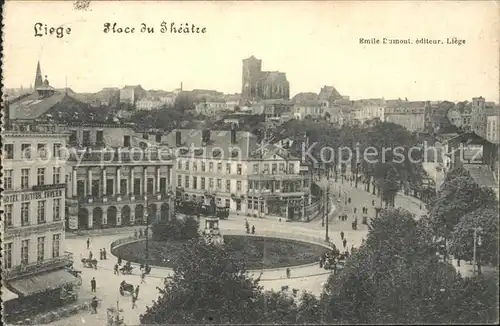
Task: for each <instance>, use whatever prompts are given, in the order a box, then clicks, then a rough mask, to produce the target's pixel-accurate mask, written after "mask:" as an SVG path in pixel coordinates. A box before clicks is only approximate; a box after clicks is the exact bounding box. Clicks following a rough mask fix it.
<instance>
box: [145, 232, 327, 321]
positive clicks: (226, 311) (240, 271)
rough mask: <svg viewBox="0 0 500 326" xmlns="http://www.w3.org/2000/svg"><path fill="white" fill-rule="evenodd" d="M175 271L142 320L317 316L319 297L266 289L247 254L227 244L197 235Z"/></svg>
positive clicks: (260, 318)
mask: <svg viewBox="0 0 500 326" xmlns="http://www.w3.org/2000/svg"><path fill="white" fill-rule="evenodd" d="M174 266H175V267H174V274H173V276H172V277H171V278H170V279H169V280H167V281H166V282H165V285H164V288H158V290H159V292H160V295H159V298H158V300H156V301H154V302H153V305H152V306H150V307H147V309H146V311H145V313H144V314H142V315H141V316H140V322H141V324H206V323H209V324H290V323H295V322H296V321H297V320H298V319H297V318H299V317H298V316H299V315H298V312H300V320H303V321H306V320H311V321H312V322H316V321H318V319H319V316H318V315H316V316H317V318H316V320H314V311H315V310H314V309H317V308H315V300H314V298H313V297H311V295H304V296H303V298H304V299H303V300H302V301H303V304H301V305H299V306H298V305H297V302H296V293H295V291H293V294H291V293H290V292H289V291H288V290H287V289H284V288H282V290H281V291H265V292H264V291H263V290H262V287H261V286H260V285H259V278H257V279H252V278H251V277H250V276H249V275H248V273H247V271H246V268H245V263H244V262H243V261H242V260H239V259H235V258H234V256H233V255H232V253H231V252H229V251H228V250H226V249H225V247H224V246H220V245H216V244H213V243H207V242H206V241H204V240H203V239H195V240H191V241H190V242H189V243H188V244H186V245H185V246H184V254H183V256H182V258H179V259H178V261H176V262H175V264H174Z"/></svg>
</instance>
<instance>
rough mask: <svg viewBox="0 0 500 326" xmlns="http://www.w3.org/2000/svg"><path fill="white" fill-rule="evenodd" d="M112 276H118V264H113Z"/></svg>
mask: <svg viewBox="0 0 500 326" xmlns="http://www.w3.org/2000/svg"><path fill="white" fill-rule="evenodd" d="M114 274H115V275H120V272H119V269H118V264H115V268H114Z"/></svg>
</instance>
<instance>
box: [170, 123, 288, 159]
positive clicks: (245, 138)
mask: <svg viewBox="0 0 500 326" xmlns="http://www.w3.org/2000/svg"><path fill="white" fill-rule="evenodd" d="M177 131H180V132H181V143H182V146H183V147H186V148H204V149H205V153H206V154H205V155H206V157H210V153H212V150H214V149H220V150H221V151H222V155H223V157H222V158H228V157H231V149H232V148H238V149H239V150H240V152H241V158H242V159H247V160H248V159H252V158H254V159H258V158H259V157H260V155H256V154H257V153H258V150H259V148H260V147H259V144H258V143H257V136H255V135H254V134H252V133H249V132H246V131H237V132H236V144H231V131H230V130H211V131H210V142H209V143H208V144H207V145H206V146H203V144H202V130H201V129H174V130H173V131H172V132H170V133H169V134H168V135H167V136H166V139H165V142H166V144H167V145H168V146H171V147H176V144H175V141H176V139H175V137H176V132H177ZM266 149H268V152H269V151H272V149H274V150H276V151H280V149H279V148H278V147H277V146H274V145H268V146H266Z"/></svg>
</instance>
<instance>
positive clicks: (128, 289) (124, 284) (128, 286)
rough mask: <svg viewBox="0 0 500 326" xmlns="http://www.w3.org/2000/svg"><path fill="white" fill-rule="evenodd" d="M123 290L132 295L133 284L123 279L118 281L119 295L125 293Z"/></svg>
mask: <svg viewBox="0 0 500 326" xmlns="http://www.w3.org/2000/svg"><path fill="white" fill-rule="evenodd" d="M125 292H129V293H130V294H131V295H134V286H133V285H132V284H128V283H127V282H125V281H122V282H121V283H120V295H122V296H123V295H125Z"/></svg>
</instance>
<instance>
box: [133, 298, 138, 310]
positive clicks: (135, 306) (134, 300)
mask: <svg viewBox="0 0 500 326" xmlns="http://www.w3.org/2000/svg"><path fill="white" fill-rule="evenodd" d="M136 301H137V298H136V297H135V295H132V309H134V308H137V305H136V303H135V302H136Z"/></svg>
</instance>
